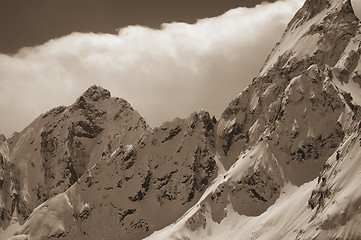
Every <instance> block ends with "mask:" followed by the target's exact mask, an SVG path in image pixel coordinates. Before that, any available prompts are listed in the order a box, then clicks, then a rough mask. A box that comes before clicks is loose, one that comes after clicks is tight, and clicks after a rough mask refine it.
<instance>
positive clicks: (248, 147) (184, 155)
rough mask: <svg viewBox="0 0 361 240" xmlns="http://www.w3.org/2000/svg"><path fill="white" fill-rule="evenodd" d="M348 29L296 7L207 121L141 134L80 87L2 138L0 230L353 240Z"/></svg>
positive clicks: (353, 109) (338, 0) (337, 6)
mask: <svg viewBox="0 0 361 240" xmlns="http://www.w3.org/2000/svg"><path fill="white" fill-rule="evenodd" d="M360 27H361V25H360V21H359V19H358V18H357V17H356V16H355V14H354V11H353V8H352V5H351V2H350V1H349V0H321V1H316V0H306V2H305V3H304V5H303V7H302V8H301V9H300V10H299V11H298V12H297V13H296V15H295V17H294V18H293V19H292V21H291V22H290V23H289V24H288V26H287V29H286V31H285V33H284V34H283V36H282V39H281V41H280V42H279V43H278V44H277V45H276V47H275V48H274V49H273V50H272V52H271V54H270V55H269V57H268V59H267V60H266V62H265V64H264V66H263V68H262V69H261V71H260V74H259V76H258V77H257V78H255V79H254V81H253V83H252V84H251V85H249V86H248V88H246V89H245V90H244V91H243V92H241V93H240V94H239V95H238V96H237V97H236V98H235V99H234V100H233V101H232V102H231V103H230V104H229V106H228V107H227V108H226V109H225V111H224V112H223V114H222V116H221V118H220V119H219V120H218V121H217V120H216V119H215V118H214V117H211V116H210V114H209V113H208V112H206V111H204V110H202V111H199V112H194V113H192V114H191V115H190V116H189V117H188V118H186V119H179V118H176V119H174V120H172V121H169V122H165V123H164V124H162V125H161V126H160V127H158V128H154V129H150V128H149V127H148V125H147V124H146V123H145V121H144V119H143V118H142V117H141V116H140V115H139V113H137V112H136V111H135V110H134V109H133V108H132V107H131V106H130V104H129V103H127V102H126V101H125V100H122V99H119V98H113V97H111V95H110V93H109V91H107V90H105V89H103V88H101V87H98V86H92V87H90V88H89V89H88V90H87V91H86V92H85V93H84V94H83V95H82V96H80V97H79V98H78V99H77V100H76V102H75V103H74V104H73V105H71V106H69V107H59V108H55V109H53V110H51V111H49V112H47V113H46V114H43V115H41V116H40V117H39V118H37V119H36V120H34V121H33V123H31V124H30V125H29V126H28V127H27V128H25V129H24V130H23V131H22V132H21V133H18V134H15V135H14V136H12V137H11V138H10V139H5V138H2V139H1V144H0V160H1V161H0V164H1V165H0V187H1V189H0V190H1V191H0V193H1V202H0V203H1V205H0V206H1V219H2V221H1V224H2V229H6V228H7V229H10V230H7V231H9V232H11V231H12V232H14V235H15V236H13V237H12V239H46V238H47V239H57V238H61V239H143V238H146V239H360V238H361V230H360V228H359V226H360V224H361V212H360V207H361V193H360V191H358V189H359V187H360V185H361V175H360V172H361V162H360V161H361V156H360V153H361V149H360V148H361V147H360V146H361V145H360V139H361V130H360V129H361V127H360V126H361V117H360V111H359V109H360V108H359V106H360V105H361V94H360V93H361V91H360V87H361V75H360V73H361V64H360V61H361V59H360V54H361V50H360V46H361V44H360V43H361V34H360V29H361V28H360ZM17 223H20V225H19V224H17ZM15 230H16V232H15ZM0 236H1V235H0Z"/></svg>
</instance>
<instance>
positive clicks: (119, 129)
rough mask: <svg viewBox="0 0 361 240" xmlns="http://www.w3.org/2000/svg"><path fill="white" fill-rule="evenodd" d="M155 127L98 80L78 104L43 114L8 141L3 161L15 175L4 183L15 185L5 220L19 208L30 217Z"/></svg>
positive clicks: (5, 200)
mask: <svg viewBox="0 0 361 240" xmlns="http://www.w3.org/2000/svg"><path fill="white" fill-rule="evenodd" d="M149 130H150V128H149V127H148V125H147V124H146V123H145V121H144V119H143V118H142V117H141V116H140V115H139V113H137V112H136V111H135V110H133V108H132V107H131V106H130V104H129V103H127V102H126V101H125V100H122V99H119V98H112V97H111V96H110V93H109V91H107V90H105V89H103V88H101V87H98V86H92V87H90V88H89V89H88V90H87V91H86V92H85V93H84V94H83V95H82V96H80V97H79V98H78V99H77V101H76V102H75V103H74V104H73V105H71V106H69V107H58V108H54V109H52V110H50V111H49V112H47V113H45V114H43V115H41V116H39V117H38V118H37V119H35V120H34V121H33V122H32V123H31V124H30V125H29V126H28V127H27V128H25V129H24V130H23V131H22V132H21V133H16V134H14V135H13V136H12V137H10V138H9V139H8V140H6V141H5V142H4V144H8V146H9V154H8V155H7V156H6V157H5V158H4V159H7V160H6V161H5V160H3V162H4V164H2V166H3V168H8V170H6V171H4V172H5V173H6V174H8V175H9V176H8V177H6V178H4V180H3V185H4V186H7V187H8V186H12V191H8V192H7V193H4V195H6V196H4V197H3V202H2V203H3V205H4V207H3V208H2V211H3V212H4V214H3V216H4V217H3V219H2V220H3V221H1V223H2V224H6V222H8V221H9V220H10V217H11V216H12V215H13V214H14V210H15V209H16V211H17V213H18V215H19V217H20V218H23V219H26V218H27V217H28V216H29V215H30V213H31V211H32V210H33V209H34V208H35V207H37V206H38V205H39V204H41V203H43V202H44V201H46V200H47V199H49V198H51V197H53V196H55V195H57V194H59V193H62V192H64V191H65V190H66V189H68V188H69V187H70V186H71V185H72V184H74V183H75V182H76V181H77V180H78V179H79V178H80V177H81V176H82V175H83V174H84V173H85V172H86V171H87V169H89V168H90V167H91V166H93V165H94V164H95V163H97V162H99V161H101V160H102V159H104V158H106V157H108V156H109V155H110V153H112V152H113V151H114V149H115V147H118V146H119V145H120V144H124V145H127V144H135V143H137V142H138V141H139V140H140V139H141V137H142V136H143V135H144V134H146V133H147V132H148V131H149ZM9 156H10V157H9ZM7 195H9V196H7ZM9 206H11V207H9ZM15 207H16V208H15Z"/></svg>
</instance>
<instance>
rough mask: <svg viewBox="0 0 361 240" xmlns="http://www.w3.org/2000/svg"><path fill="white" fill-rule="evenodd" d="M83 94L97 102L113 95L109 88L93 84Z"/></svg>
mask: <svg viewBox="0 0 361 240" xmlns="http://www.w3.org/2000/svg"><path fill="white" fill-rule="evenodd" d="M81 96H82V97H85V98H88V99H90V100H92V101H95V102H97V101H99V100H104V99H107V98H110V97H111V95H110V92H109V91H108V90H106V89H105V88H103V87H101V86H97V85H93V86H91V87H89V88H88V89H87V90H86V91H85V92H84V93H83V94H82V95H81Z"/></svg>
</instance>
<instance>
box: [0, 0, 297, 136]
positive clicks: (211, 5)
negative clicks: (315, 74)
mask: <svg viewBox="0 0 361 240" xmlns="http://www.w3.org/2000/svg"><path fill="white" fill-rule="evenodd" d="M12 1H14V2H15V3H16V2H17V1H18V0H1V3H0V9H1V10H0V35H1V38H0V39H1V40H0V52H1V53H0V113H1V117H0V133H4V134H5V135H6V136H8V137H9V136H10V135H11V134H12V133H13V132H14V131H18V132H19V131H21V130H22V129H23V128H24V127H26V126H27V125H28V124H30V122H31V121H32V120H33V119H35V118H36V117H38V116H39V115H40V114H41V113H45V112H46V111H48V110H50V109H51V108H53V107H56V106H60V105H70V104H72V103H73V102H74V101H75V100H76V99H77V98H78V97H79V96H80V95H81V94H82V93H83V92H84V91H85V90H86V89H87V88H88V87H90V86H91V85H93V84H96V85H101V86H102V87H104V88H106V89H108V90H109V91H110V92H111V93H112V96H116V97H120V98H123V99H126V100H127V101H128V102H129V103H130V104H131V105H132V106H133V107H134V108H135V109H136V110H137V111H138V112H139V113H140V114H141V115H142V116H143V117H144V118H145V120H146V121H147V122H148V124H150V125H151V126H152V127H156V126H160V125H161V123H162V122H164V121H169V120H172V119H173V118H175V117H183V118H184V117H187V116H188V115H190V114H191V113H192V112H193V111H198V110H200V109H205V110H207V111H209V112H210V113H211V114H215V115H216V117H219V116H220V114H221V113H222V112H223V110H224V109H225V108H226V107H227V105H228V104H229V102H230V101H231V100H232V99H234V98H235V97H236V96H237V94H239V93H240V92H241V91H242V90H243V89H244V88H245V87H246V86H247V85H249V84H250V83H251V82H252V79H253V78H254V77H256V76H257V73H258V72H259V70H260V69H261V67H262V65H263V63H264V61H265V59H266V57H267V56H268V54H269V53H270V51H271V49H272V48H273V47H274V46H275V44H276V42H278V41H279V39H280V37H281V36H282V33H283V31H284V29H285V28H286V25H287V23H288V22H289V21H290V20H291V18H292V17H293V16H294V14H295V12H296V11H297V10H298V9H299V8H300V7H301V6H302V4H303V2H304V0H281V1H277V2H274V3H262V4H259V5H257V6H254V5H255V4H250V2H253V3H254V1H243V3H242V1H236V0H229V1H224V5H222V4H220V2H221V1H215V0H202V1H199V3H197V4H194V3H193V2H194V1H193V2H192V3H191V2H190V1H189V5H187V4H186V5H184V6H183V5H181V4H179V3H178V4H179V6H178V5H177V4H176V5H175V6H170V5H169V4H168V5H169V6H167V5H166V4H165V2H166V1H168V0H164V1H163V0H162V1H161V0H159V1H158V2H157V4H159V5H156V4H155V5H154V6H153V7H149V6H148V7H149V9H148V8H146V7H145V6H144V5H142V4H143V2H148V1H142V3H141V2H140V1H138V0H136V1H130V0H129V1H128V0H124V1H118V2H126V3H127V4H128V5H126V4H125V5H124V6H121V7H119V8H120V9H118V10H117V9H116V6H115V5H113V8H111V7H109V6H108V5H106V4H104V6H103V7H102V8H101V7H100V1H94V0H91V1H90V0H87V1H85V0H84V1H83V3H82V4H83V5H81V4H80V3H79V2H81V1H79V2H77V1H68V0H64V1H55V0H46V2H48V3H49V5H47V6H43V5H39V4H40V3H43V4H44V0H31V1H27V2H31V3H33V5H31V4H28V5H26V4H25V5H26V6H22V5H21V6H20V5H19V7H15V5H14V4H13V3H12ZM88 1H89V3H88ZM108 1H109V2H108ZM187 1H188V0H185V1H184V2H187ZM59 2H65V3H67V4H69V5H66V4H65V5H64V6H58V5H57V4H59ZM73 2H75V3H74V4H73V5H72V3H73ZM85 2H87V4H85ZM104 2H105V3H109V5H111V4H115V2H114V1H112V0H104V1H102V3H104ZM149 2H151V1H149ZM155 2H156V1H155ZM168 2H169V1H168ZM182 2H183V1H182ZM240 2H241V3H242V4H240ZM6 3H7V5H6V7H4V6H5V5H2V6H1V4H6ZM76 3H77V4H76ZM172 3H175V1H174V2H173V1H172ZM206 3H207V4H206ZM222 3H223V1H222ZM52 4H53V5H52ZM78 4H80V5H78ZM88 4H89V5H88ZM162 4H163V5H162ZM164 4H165V5H164ZM192 4H193V7H192ZM232 4H233V5H232ZM38 5H39V6H41V7H39V6H38ZM239 5H242V6H244V7H239ZM64 8H65V10H64ZM232 8H233V9H232ZM4 9H5V10H4ZM49 9H53V10H52V11H49V12H47V13H46V11H47V10H49ZM54 9H58V11H59V12H56V11H55V10H54ZM229 9H230V10H229ZM53 11H55V12H53ZM65 12H66V14H65ZM98 12H101V14H100V13H99V14H97V13H98ZM55 13H56V14H55ZM4 14H5V15H4ZM57 14H58V15H57ZM6 15H7V16H6ZM118 15H120V16H122V17H123V18H124V19H121V20H119V19H117V16H118ZM6 17H7V18H8V19H5V20H7V21H4V19H1V18H6ZM118 17H119V16H118ZM77 19H80V20H77ZM9 22H13V23H14V24H12V25H11V26H12V27H10V24H9ZM47 24H48V25H47ZM132 24H136V25H132ZM17 27H18V29H17Z"/></svg>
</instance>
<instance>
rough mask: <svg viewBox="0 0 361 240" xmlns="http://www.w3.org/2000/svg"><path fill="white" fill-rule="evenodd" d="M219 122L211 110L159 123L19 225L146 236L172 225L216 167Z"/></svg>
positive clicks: (66, 233) (35, 235)
mask: <svg viewBox="0 0 361 240" xmlns="http://www.w3.org/2000/svg"><path fill="white" fill-rule="evenodd" d="M214 123H215V120H214V119H212V118H211V117H210V116H209V114H208V113H207V112H204V111H201V112H199V113H193V114H192V115H191V116H190V117H189V118H187V119H175V120H174V121H172V122H167V123H164V124H163V125H162V126H161V127H159V128H155V129H154V130H153V131H152V132H151V133H149V134H148V135H147V136H146V137H145V138H144V139H143V140H142V141H140V142H139V144H136V145H133V146H132V145H128V146H126V147H125V148H117V149H116V150H115V151H114V152H113V153H112V154H111V156H110V157H109V158H108V159H106V160H103V161H100V162H98V163H97V164H95V165H94V166H93V167H92V168H91V169H90V170H88V171H87V172H86V173H84V175H83V176H82V177H81V178H80V179H79V180H78V181H77V183H75V184H74V185H73V186H72V187H71V188H69V189H68V190H67V191H66V192H64V193H62V194H60V195H57V196H56V197H54V198H52V199H50V200H48V201H46V202H45V203H43V204H42V205H40V206H39V207H38V208H36V209H35V210H34V211H33V213H32V214H31V215H30V217H29V219H28V221H27V222H26V223H25V224H24V226H23V229H22V230H21V232H20V233H21V234H26V235H27V236H29V238H30V239H40V238H41V237H43V236H54V237H60V236H61V237H62V238H64V239H84V238H86V239H100V238H105V239H118V238H120V239H140V238H142V237H144V236H147V235H149V234H150V233H151V232H153V231H154V230H159V229H160V228H162V227H165V226H167V225H169V224H170V223H172V222H174V221H175V220H176V219H177V218H179V217H180V216H181V215H182V214H183V213H184V212H185V211H186V210H187V209H189V208H190V207H191V206H193V205H194V203H195V202H196V201H198V199H199V198H200V196H201V194H202V193H203V192H204V190H205V189H206V188H207V187H208V185H209V184H210V183H211V181H212V180H213V179H214V178H215V177H216V175H217V165H216V160H215V156H214V154H213V151H212V149H213V142H212V141H211V140H210V139H212V137H213V134H214ZM100 219H101V221H99V220H100ZM38 226H42V227H41V228H40V229H39V227H38Z"/></svg>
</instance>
